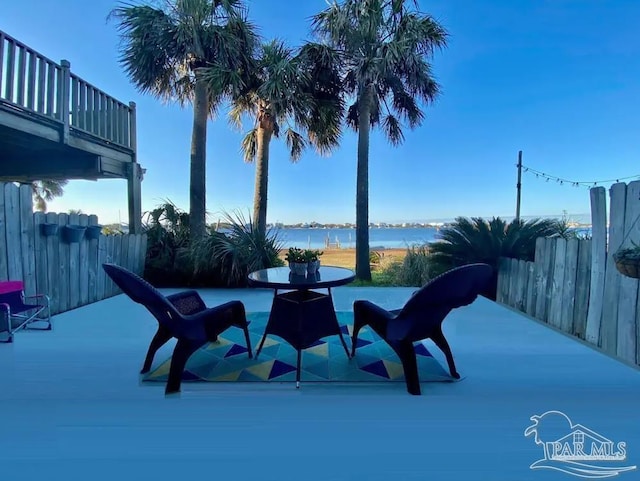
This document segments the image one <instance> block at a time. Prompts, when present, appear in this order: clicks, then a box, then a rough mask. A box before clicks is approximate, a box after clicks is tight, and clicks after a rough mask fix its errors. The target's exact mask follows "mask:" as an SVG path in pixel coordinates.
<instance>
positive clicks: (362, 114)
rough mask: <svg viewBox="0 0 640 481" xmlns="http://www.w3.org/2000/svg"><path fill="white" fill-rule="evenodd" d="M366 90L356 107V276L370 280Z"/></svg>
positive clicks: (367, 108)
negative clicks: (357, 110)
mask: <svg viewBox="0 0 640 481" xmlns="http://www.w3.org/2000/svg"><path fill="white" fill-rule="evenodd" d="M369 99H370V95H369V93H368V91H366V90H365V92H364V93H363V94H362V95H361V96H360V101H359V102H358V103H359V106H358V109H359V112H358V170H357V174H356V277H357V278H358V279H360V280H363V281H370V280H371V266H370V265H369V131H370V129H371V125H370V119H371V102H370V101H369Z"/></svg>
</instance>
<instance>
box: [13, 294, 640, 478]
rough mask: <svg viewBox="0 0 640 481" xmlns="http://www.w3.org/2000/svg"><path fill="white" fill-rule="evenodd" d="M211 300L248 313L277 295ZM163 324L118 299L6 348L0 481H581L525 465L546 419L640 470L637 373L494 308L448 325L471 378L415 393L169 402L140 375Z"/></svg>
mask: <svg viewBox="0 0 640 481" xmlns="http://www.w3.org/2000/svg"><path fill="white" fill-rule="evenodd" d="M167 292H171V291H170V290H168V291H167ZM201 292H202V294H203V297H204V299H205V301H206V302H207V304H209V305H214V304H216V303H219V302H223V301H226V300H229V299H241V300H242V301H243V302H244V303H245V306H246V308H247V311H249V312H251V311H266V310H269V308H270V303H271V296H272V292H271V291H268V290H249V289H247V290H203V291H201ZM411 292H413V289H405V288H385V289H382V288H349V287H342V288H337V289H335V290H334V301H335V305H336V309H337V310H351V308H352V303H353V300H354V299H358V298H366V299H370V300H372V301H374V302H377V303H379V304H380V305H382V306H384V307H387V308H398V307H401V306H402V304H403V303H404V302H405V301H406V299H407V298H408V297H409V296H410V294H411ZM155 328H156V322H155V320H154V319H153V318H152V317H151V316H150V315H149V314H148V313H147V312H146V311H145V310H144V309H143V308H142V307H141V306H138V305H136V304H134V303H132V302H131V301H130V300H129V299H128V298H126V297H125V296H122V295H121V296H117V297H114V298H111V299H108V300H105V301H102V302H99V303H96V304H93V305H90V306H86V307H83V308H80V309H77V310H74V311H70V312H67V313H64V314H61V315H58V316H56V317H55V318H54V330H53V331H29V332H21V333H18V334H17V335H16V339H15V342H14V343H13V344H1V345H0V416H1V419H0V480H1V481H22V480H41V479H48V480H65V481H71V480H83V481H85V480H86V481H88V480H103V479H104V480H129V479H136V480H139V479H150V480H154V481H160V480H168V479H233V480H245V479H247V480H248V479H252V480H261V481H271V480H273V481H284V480H296V481H299V480H316V479H317V480H324V481H334V480H335V481H338V480H340V481H342V480H345V481H346V480H378V479H379V480H388V479H394V480H395V479H397V480H467V479H481V480H485V479H486V480H491V481H521V480H542V481H544V480H556V479H558V480H562V479H565V480H566V479H579V478H575V477H573V476H570V475H568V474H565V473H561V472H558V471H552V470H546V469H545V470H531V469H530V468H529V466H530V465H531V464H532V463H533V462H535V461H537V460H538V459H541V458H542V457H543V453H542V447H541V446H539V445H536V444H535V443H534V441H533V439H532V438H531V437H525V436H524V434H523V433H524V430H525V429H526V428H527V427H528V426H529V425H531V424H532V423H531V421H530V417H531V416H533V415H536V414H538V415H539V414H542V413H544V412H546V411H549V410H559V411H562V412H564V413H565V414H566V415H567V416H569V417H570V418H571V420H572V421H573V423H576V424H577V423H580V424H582V425H584V426H587V427H589V428H590V429H592V430H593V431H596V432H597V433H599V434H601V435H602V436H605V437H607V438H609V439H611V440H613V441H614V442H616V443H617V442H618V441H624V442H626V443H627V444H626V446H627V460H626V461H625V462H624V463H623V464H625V465H640V409H639V408H638V400H640V373H639V372H638V371H637V370H636V369H634V368H632V367H628V366H626V365H624V364H622V363H620V362H617V361H615V360H613V359H611V358H609V357H607V356H605V355H603V354H601V353H598V352H596V351H595V350H593V349H591V348H589V347H587V346H585V345H583V344H581V343H580V342H577V341H575V340H573V339H571V338H569V337H566V336H564V335H562V334H560V333H557V332H555V331H553V330H551V329H549V328H547V327H546V326H543V325H540V324H539V323H537V322H535V321H533V320H531V319H528V318H526V317H525V316H522V315H520V314H519V313H516V312H514V311H511V310H509V309H507V308H505V307H502V306H500V305H497V304H495V303H493V302H490V301H488V300H486V299H484V298H480V299H478V300H477V301H476V302H475V303H474V304H472V305H471V306H468V307H465V308H462V309H458V310H456V311H454V312H453V313H452V314H451V315H450V316H449V318H448V319H447V321H445V324H444V330H445V333H446V335H447V337H448V339H449V342H450V344H451V346H452V350H453V353H454V356H455V358H456V362H457V365H458V368H459V371H460V372H461V374H462V375H463V377H464V379H463V380H462V381H460V382H457V383H425V384H423V386H422V389H423V395H422V396H420V397H418V396H410V395H409V394H407V393H406V390H405V385H404V383H377V384H364V385H363V384H342V385H336V384H329V383H327V384H320V383H318V384H310V383H306V384H303V386H302V388H301V389H300V390H296V389H295V387H294V385H293V384H271V383H264V384H262V383H224V384H223V383H197V384H194V383H184V384H183V392H182V393H181V394H180V395H178V396H171V397H168V398H165V396H164V386H163V385H162V384H157V383H145V384H141V383H140V381H139V375H138V370H139V368H140V366H141V363H142V360H143V357H144V354H145V352H146V349H147V346H148V342H149V341H150V339H151V336H152V335H153V333H154V332H155ZM172 346H173V343H170V345H167V346H165V347H164V348H163V350H162V351H161V352H159V353H158V355H157V356H156V361H155V364H154V365H157V364H158V363H160V362H161V361H163V360H164V359H166V358H167V357H168V356H169V355H170V354H171V349H172ZM427 346H428V347H429V348H430V350H431V351H432V352H433V354H434V356H435V357H436V358H437V359H439V360H440V361H441V362H442V363H443V365H444V358H443V356H442V354H441V353H440V351H439V350H437V348H435V346H433V344H432V343H431V342H430V341H427ZM602 464H604V465H606V464H607V463H606V462H603V463H602ZM639 478H640V472H639V471H637V470H636V471H631V472H629V473H623V474H621V475H620V477H619V478H618V479H630V480H632V479H639Z"/></svg>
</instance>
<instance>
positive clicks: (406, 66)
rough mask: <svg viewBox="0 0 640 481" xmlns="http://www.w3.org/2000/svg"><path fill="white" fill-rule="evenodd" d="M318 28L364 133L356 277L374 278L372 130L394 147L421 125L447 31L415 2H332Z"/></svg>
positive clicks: (316, 20)
mask: <svg viewBox="0 0 640 481" xmlns="http://www.w3.org/2000/svg"><path fill="white" fill-rule="evenodd" d="M409 4H413V6H414V7H415V8H410V7H409V6H408V5H409ZM313 30H314V32H315V33H316V34H317V35H318V36H319V37H320V39H321V40H322V41H323V42H325V43H328V45H330V46H332V47H333V48H335V49H336V50H337V51H338V53H339V56H340V58H341V61H342V72H343V74H344V77H343V88H344V92H345V93H346V94H347V95H349V96H350V97H351V98H352V100H353V103H352V104H351V106H350V107H349V109H348V113H347V124H348V125H349V126H350V127H352V128H353V129H354V130H356V131H357V132H358V166H357V177H356V183H357V189H356V275H357V277H358V278H359V279H363V280H369V279H371V269H370V266H369V227H368V226H369V134H370V129H371V128H372V127H380V128H381V129H382V131H383V132H384V134H385V135H386V137H387V139H388V140H389V141H390V142H391V144H392V145H394V146H395V145H399V144H400V143H402V141H403V140H404V134H403V132H402V125H401V122H405V123H406V124H407V125H408V126H409V127H410V128H415V127H417V126H418V125H420V124H421V122H422V119H423V118H424V113H423V112H422V110H421V108H420V105H419V103H418V102H419V101H420V100H422V101H424V102H426V103H429V102H432V101H433V100H434V99H435V98H436V96H437V95H438V92H439V88H438V84H437V83H436V81H435V80H434V78H433V75H432V71H431V65H430V64H429V61H428V60H429V59H430V57H431V56H432V55H433V53H434V50H435V49H436V48H441V47H444V46H445V45H446V39H447V32H446V31H445V29H444V28H443V27H442V26H441V25H440V24H439V23H438V22H436V20H434V19H433V18H432V17H431V16H429V15H425V14H422V13H420V12H418V11H417V2H416V1H415V0H344V1H343V2H341V3H337V2H334V3H332V4H331V5H330V6H329V7H328V8H327V9H326V10H324V11H322V12H321V13H319V14H317V15H315V16H314V17H313Z"/></svg>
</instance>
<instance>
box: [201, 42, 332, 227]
mask: <svg viewBox="0 0 640 481" xmlns="http://www.w3.org/2000/svg"><path fill="white" fill-rule="evenodd" d="M250 65H251V67H252V68H251V69H250V70H248V71H247V72H245V75H244V80H243V82H242V86H241V87H240V88H239V89H235V90H234V92H233V95H232V96H231V103H232V108H231V110H230V112H229V119H230V121H231V122H232V124H233V125H234V126H236V127H237V128H242V124H243V118H244V117H245V116H248V117H250V118H251V120H252V123H253V127H252V128H251V130H249V132H247V134H246V135H245V137H244V140H243V141H242V151H243V153H244V160H245V161H246V162H254V161H255V164H256V173H255V190H254V203H253V219H254V222H255V223H256V228H257V229H258V231H260V232H266V229H267V189H268V177H269V147H270V144H271V139H272V138H273V137H276V138H277V137H280V136H281V134H282V136H283V137H284V140H285V142H286V144H287V147H288V148H289V155H290V158H291V160H292V161H294V162H295V161H298V160H299V159H300V156H301V155H302V152H303V151H304V149H305V147H307V145H309V144H311V145H313V147H315V149H316V151H317V152H318V153H319V154H321V155H323V154H328V153H329V152H330V151H331V149H332V148H333V147H335V146H336V145H338V141H339V139H340V124H341V119H342V113H343V103H342V98H341V96H340V75H339V71H338V64H337V59H336V53H335V51H333V50H332V49H331V48H329V47H327V46H322V45H312V44H309V45H305V46H304V47H302V48H301V49H300V50H299V51H298V52H297V53H295V52H294V50H293V49H291V48H288V47H287V46H286V45H285V44H284V43H283V42H281V41H278V40H273V41H271V42H269V43H265V44H263V45H261V46H260V48H259V49H258V51H257V52H256V55H255V58H254V60H253V62H252V63H251V64H250ZM237 75H238V73H237V72H235V71H230V70H227V69H225V68H224V66H221V65H218V64H216V63H213V64H212V66H211V67H210V68H209V69H207V70H206V73H205V74H204V77H205V78H206V79H207V80H208V82H209V88H210V89H211V91H212V92H216V93H219V92H224V91H225V90H227V91H228V88H227V85H228V84H229V83H232V82H234V81H236V78H237ZM281 131H282V132H281Z"/></svg>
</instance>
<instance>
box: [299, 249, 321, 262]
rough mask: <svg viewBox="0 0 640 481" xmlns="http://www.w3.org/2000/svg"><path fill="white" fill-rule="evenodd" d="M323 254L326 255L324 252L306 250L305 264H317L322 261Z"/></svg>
mask: <svg viewBox="0 0 640 481" xmlns="http://www.w3.org/2000/svg"><path fill="white" fill-rule="evenodd" d="M322 254H324V252H322V251H319V250H316V249H305V250H304V254H303V256H304V260H305V262H316V261H319V260H320V256H322Z"/></svg>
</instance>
